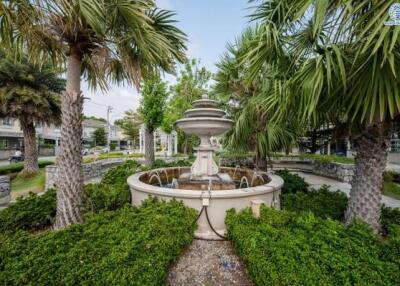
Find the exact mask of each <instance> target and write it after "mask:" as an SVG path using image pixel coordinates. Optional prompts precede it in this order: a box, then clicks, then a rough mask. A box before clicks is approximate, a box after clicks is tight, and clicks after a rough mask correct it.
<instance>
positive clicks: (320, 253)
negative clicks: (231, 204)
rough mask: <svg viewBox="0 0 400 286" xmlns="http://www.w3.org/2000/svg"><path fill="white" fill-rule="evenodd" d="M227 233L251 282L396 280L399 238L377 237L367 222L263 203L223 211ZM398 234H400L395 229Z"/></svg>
mask: <svg viewBox="0 0 400 286" xmlns="http://www.w3.org/2000/svg"><path fill="white" fill-rule="evenodd" d="M226 225H227V229H228V236H229V238H230V239H232V240H233V243H234V246H235V249H236V252H237V253H238V255H239V256H240V257H241V258H242V259H243V260H244V262H245V264H246V265H247V270H248V272H249V274H250V276H251V279H252V280H253V281H254V283H255V284H256V285H398V283H399V281H400V272H399V267H400V261H399V260H400V247H399V246H400V243H399V237H400V236H394V237H389V238H388V239H387V241H386V242H384V243H383V242H380V240H379V238H378V237H377V236H375V235H374V234H373V233H372V232H371V231H370V230H369V229H368V228H367V226H366V225H364V224H361V223H357V222H356V223H354V224H353V225H351V226H350V227H348V228H347V227H345V226H344V225H343V224H342V223H340V222H338V221H334V220H330V219H322V218H318V217H316V216H314V215H313V214H312V213H291V212H287V211H276V210H273V209H269V208H266V207H263V208H262V210H261V217H260V219H259V220H257V219H254V218H253V217H252V214H251V210H250V209H245V210H244V211H242V212H240V213H238V214H237V213H235V211H234V210H231V211H229V212H228V215H227V218H226ZM399 234H400V233H399Z"/></svg>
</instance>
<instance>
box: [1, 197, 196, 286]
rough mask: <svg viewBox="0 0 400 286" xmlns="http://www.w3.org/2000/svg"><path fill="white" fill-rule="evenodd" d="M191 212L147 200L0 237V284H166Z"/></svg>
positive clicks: (186, 238) (190, 228)
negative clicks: (67, 224)
mask: <svg viewBox="0 0 400 286" xmlns="http://www.w3.org/2000/svg"><path fill="white" fill-rule="evenodd" d="M196 215H197V214H196V211H195V210H193V209H189V208H187V207H185V206H184V205H183V204H182V203H180V202H177V201H170V202H168V203H167V202H157V201H154V200H148V201H146V202H145V203H144V204H143V205H142V206H141V207H139V208H134V207H126V208H122V209H119V210H117V211H114V212H102V213H100V214H95V215H92V216H90V217H88V218H87V220H86V222H85V223H84V224H80V225H73V226H71V227H68V228H66V229H63V230H59V231H47V232H44V233H41V234H39V235H36V236H29V235H28V234H27V233H24V232H19V233H16V234H15V235H9V236H5V235H0V285H37V286H40V285H60V286H61V285H165V280H166V276H167V273H168V269H169V266H170V264H171V263H172V262H173V261H175V260H176V259H177V258H178V257H179V255H180V253H181V251H182V249H183V248H184V246H186V245H188V244H189V243H190V242H191V241H192V239H193V233H194V230H195V228H196V225H195V224H194V220H195V218H196Z"/></svg>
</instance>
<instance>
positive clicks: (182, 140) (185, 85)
mask: <svg viewBox="0 0 400 286" xmlns="http://www.w3.org/2000/svg"><path fill="white" fill-rule="evenodd" d="M211 76H212V74H211V72H209V71H208V70H207V69H206V68H205V67H200V61H199V60H196V59H190V60H188V61H187V62H185V64H183V66H182V67H181V68H180V70H179V74H178V76H177V79H176V84H175V85H173V86H171V94H172V97H171V98H170V99H169V101H168V104H167V109H166V112H165V116H164V120H163V123H162V129H163V131H165V132H166V133H170V132H171V131H172V130H173V128H174V123H175V121H176V120H178V119H180V118H182V117H184V113H185V111H186V110H188V109H190V108H191V107H192V102H193V101H194V100H197V99H200V98H201V96H202V95H203V94H205V93H206V92H207V90H208V84H209V81H210V79H211ZM177 132H178V142H179V146H178V148H180V150H181V151H183V153H185V154H186V153H187V152H188V151H191V150H192V148H193V146H194V144H196V142H197V141H198V140H197V139H198V138H197V136H188V135H186V134H185V133H183V131H182V130H180V129H178V130H177Z"/></svg>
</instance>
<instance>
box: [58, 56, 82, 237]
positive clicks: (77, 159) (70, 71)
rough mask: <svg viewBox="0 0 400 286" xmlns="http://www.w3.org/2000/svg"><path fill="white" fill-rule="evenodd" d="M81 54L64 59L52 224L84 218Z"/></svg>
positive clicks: (63, 224) (62, 223)
mask: <svg viewBox="0 0 400 286" xmlns="http://www.w3.org/2000/svg"><path fill="white" fill-rule="evenodd" d="M81 64H82V56H81V55H80V54H79V53H73V52H72V53H71V55H70V56H69V57H68V59H67V88H66V92H65V93H64V95H63V96H62V106H61V108H62V109H61V111H62V116H61V144H60V153H59V155H58V158H57V164H58V178H57V183H56V187H57V214H56V220H55V223H54V228H55V229H59V228H63V227H66V226H68V225H71V224H75V223H80V222H82V221H83V218H82V213H81V203H82V199H81V194H82V191H83V175H82V168H81V137H82V108H83V97H82V96H81V91H80V79H81Z"/></svg>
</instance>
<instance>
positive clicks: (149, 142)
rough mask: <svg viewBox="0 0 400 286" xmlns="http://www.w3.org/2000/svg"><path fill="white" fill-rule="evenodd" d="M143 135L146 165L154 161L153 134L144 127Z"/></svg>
mask: <svg viewBox="0 0 400 286" xmlns="http://www.w3.org/2000/svg"><path fill="white" fill-rule="evenodd" d="M144 136H145V146H144V158H145V160H144V163H145V164H146V165H147V166H151V165H152V164H153V163H154V134H153V132H150V131H148V130H147V128H146V130H145V132H144Z"/></svg>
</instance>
